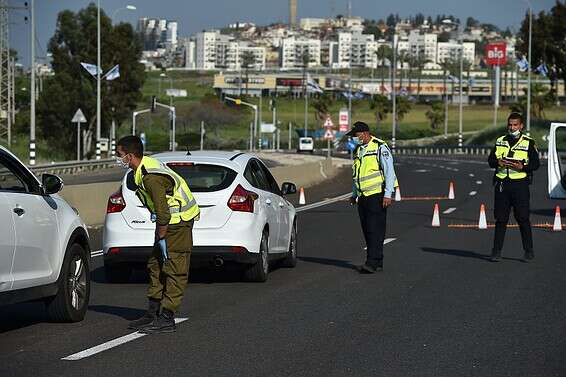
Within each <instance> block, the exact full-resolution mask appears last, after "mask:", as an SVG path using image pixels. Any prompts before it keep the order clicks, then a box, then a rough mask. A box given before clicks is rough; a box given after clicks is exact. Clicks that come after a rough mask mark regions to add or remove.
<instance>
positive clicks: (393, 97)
mask: <svg viewBox="0 0 566 377" xmlns="http://www.w3.org/2000/svg"><path fill="white" fill-rule="evenodd" d="M396 71H397V34H393V72H392V77H393V80H392V82H393V85H391V101H393V111H392V112H393V121H392V124H391V149H393V151H395V136H396V135H395V134H396V128H397V93H396V91H395V85H396V83H395V81H396V77H395V76H396V74H395V73H396Z"/></svg>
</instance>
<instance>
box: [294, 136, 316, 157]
mask: <svg viewBox="0 0 566 377" xmlns="http://www.w3.org/2000/svg"><path fill="white" fill-rule="evenodd" d="M301 152H310V153H311V154H312V153H313V152H314V140H313V138H312V137H301V138H299V147H298V148H297V153H301Z"/></svg>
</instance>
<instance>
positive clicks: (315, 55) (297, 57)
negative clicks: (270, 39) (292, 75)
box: [279, 20, 321, 69]
mask: <svg viewBox="0 0 566 377" xmlns="http://www.w3.org/2000/svg"><path fill="white" fill-rule="evenodd" d="M301 21H302V20H301ZM305 53H306V54H308V56H309V63H308V66H309V67H318V66H320V59H321V41H320V39H298V38H295V37H291V38H285V39H283V43H282V46H281V53H280V55H279V59H280V64H281V68H282V69H300V68H302V67H303V55H304V54H305Z"/></svg>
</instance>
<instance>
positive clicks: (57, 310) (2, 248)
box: [0, 147, 90, 322]
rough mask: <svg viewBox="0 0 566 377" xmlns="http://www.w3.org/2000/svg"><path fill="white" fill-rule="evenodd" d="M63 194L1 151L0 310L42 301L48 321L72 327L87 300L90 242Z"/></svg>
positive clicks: (57, 184) (51, 179)
mask: <svg viewBox="0 0 566 377" xmlns="http://www.w3.org/2000/svg"><path fill="white" fill-rule="evenodd" d="M62 188H63V181H61V179H60V178H59V177H57V176H54V175H51V174H43V175H42V179H41V182H39V181H38V180H37V178H36V177H35V176H34V175H33V174H32V173H31V171H30V170H29V169H28V168H27V167H26V166H25V165H24V164H23V163H22V162H21V161H20V160H18V159H17V158H16V157H15V156H14V155H13V154H11V153H10V152H9V151H8V150H7V149H5V148H3V147H0V223H1V224H2V226H0V304H12V303H16V302H22V301H29V300H37V299H43V300H44V301H45V304H46V307H47V313H48V315H49V317H50V318H51V319H52V320H55V321H66V322H67V321H69V322H76V321H80V320H82V319H83V318H84V315H85V313H86V310H87V307H88V301H89V296H90V270H89V264H90V247H89V237H88V233H87V229H86V226H85V225H84V223H83V222H82V221H81V219H80V218H79V216H78V213H77V212H76V210H75V209H73V208H72V207H71V206H70V205H69V204H68V203H67V202H66V201H65V200H63V199H62V198H61V197H60V196H59V195H58V194H57V193H58V192H59V191H60V190H61V189H62Z"/></svg>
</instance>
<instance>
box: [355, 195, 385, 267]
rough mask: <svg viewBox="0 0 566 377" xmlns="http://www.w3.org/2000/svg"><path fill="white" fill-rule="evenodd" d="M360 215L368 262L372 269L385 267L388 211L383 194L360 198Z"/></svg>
mask: <svg viewBox="0 0 566 377" xmlns="http://www.w3.org/2000/svg"><path fill="white" fill-rule="evenodd" d="M358 214H359V215H360V222H361V223H362V231H363V232H364V238H365V240H366V245H367V261H366V263H367V264H368V265H369V266H371V267H374V268H376V267H378V266H380V267H381V266H383V239H384V238H385V228H386V225H387V223H386V219H387V209H386V208H383V193H381V194H374V195H370V196H360V197H359V198H358Z"/></svg>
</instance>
